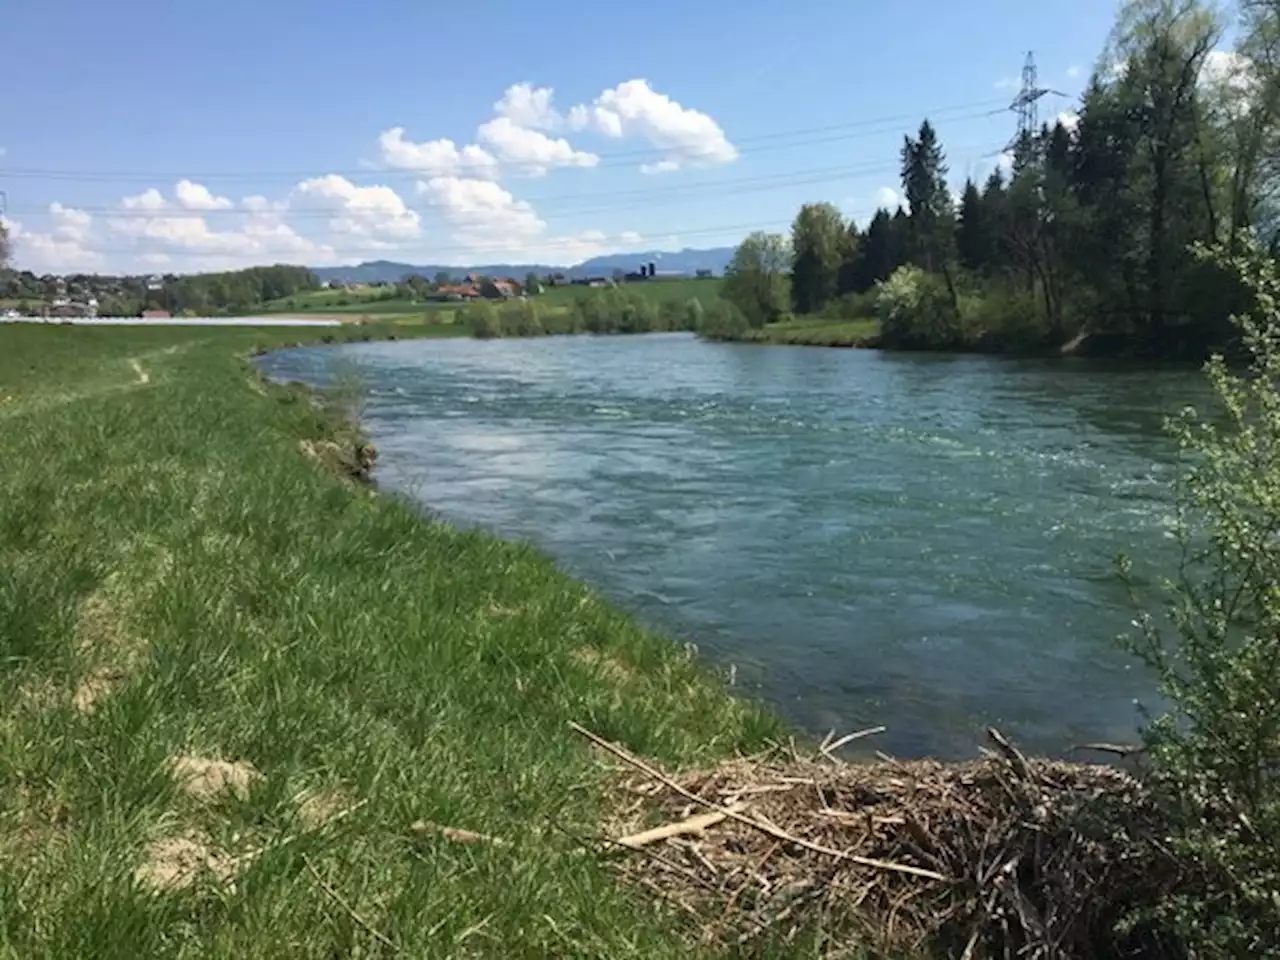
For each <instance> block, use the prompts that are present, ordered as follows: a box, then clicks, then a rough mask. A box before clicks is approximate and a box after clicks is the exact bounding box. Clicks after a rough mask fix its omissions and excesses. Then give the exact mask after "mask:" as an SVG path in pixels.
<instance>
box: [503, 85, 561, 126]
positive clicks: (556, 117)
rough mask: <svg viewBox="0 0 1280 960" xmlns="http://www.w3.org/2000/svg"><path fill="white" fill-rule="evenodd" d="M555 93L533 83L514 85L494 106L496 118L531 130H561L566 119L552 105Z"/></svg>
mask: <svg viewBox="0 0 1280 960" xmlns="http://www.w3.org/2000/svg"><path fill="white" fill-rule="evenodd" d="M554 95H555V93H554V91H553V90H552V89H551V88H550V87H535V86H534V85H533V84H531V83H513V84H512V85H511V86H509V87H507V89H506V91H505V92H504V93H503V94H502V99H501V100H499V101H498V102H497V103H495V104H494V105H493V112H494V115H495V116H498V117H504V118H506V119H507V120H510V121H511V122H512V123H514V124H516V125H517V126H521V127H526V128H528V129H530V130H559V129H560V128H561V127H562V126H564V117H562V116H560V114H559V113H558V112H557V111H556V109H555V107H553V106H552V105H551V101H552V99H553V98H554Z"/></svg>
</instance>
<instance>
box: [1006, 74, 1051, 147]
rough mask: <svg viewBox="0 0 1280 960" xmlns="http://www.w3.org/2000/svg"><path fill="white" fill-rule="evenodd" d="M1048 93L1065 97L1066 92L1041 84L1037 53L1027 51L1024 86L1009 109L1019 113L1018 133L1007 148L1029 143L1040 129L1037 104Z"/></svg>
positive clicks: (1023, 78)
mask: <svg viewBox="0 0 1280 960" xmlns="http://www.w3.org/2000/svg"><path fill="white" fill-rule="evenodd" d="M1048 94H1053V95H1054V96H1055V97H1065V96H1066V94H1065V93H1062V92H1061V91H1060V90H1050V89H1049V88H1048V87H1042V86H1040V79H1039V76H1038V75H1037V73H1036V55H1035V52H1034V51H1031V50H1028V51H1027V58H1026V60H1024V61H1023V62H1022V87H1021V89H1019V90H1018V95H1017V96H1016V97H1014V98H1013V103H1011V104H1009V109H1010V110H1012V111H1013V112H1014V113H1016V114H1017V115H1018V133H1017V135H1016V136H1015V137H1014V138H1013V139H1012V140H1011V141H1009V146H1007V147H1006V148H1005V149H1006V150H1012V149H1014V148H1015V147H1017V146H1018V144H1021V143H1029V142H1031V140H1032V139H1033V138H1034V137H1035V135H1036V134H1037V133H1038V132H1039V130H1040V115H1039V110H1038V107H1037V105H1038V104H1039V103H1040V99H1041V98H1042V97H1044V96H1047V95H1048Z"/></svg>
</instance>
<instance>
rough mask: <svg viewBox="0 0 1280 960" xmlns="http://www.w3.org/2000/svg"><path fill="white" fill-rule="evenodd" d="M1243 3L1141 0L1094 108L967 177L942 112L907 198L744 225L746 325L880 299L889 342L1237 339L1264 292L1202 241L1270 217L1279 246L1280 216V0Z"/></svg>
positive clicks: (741, 268)
mask: <svg viewBox="0 0 1280 960" xmlns="http://www.w3.org/2000/svg"><path fill="white" fill-rule="evenodd" d="M1233 16H1234V21H1230V22H1229V21H1228V20H1227V19H1226V18H1225V17H1224V15H1223V14H1221V13H1220V12H1219V11H1218V9H1217V8H1216V7H1212V6H1210V5H1209V4H1207V3H1204V2H1201V0H1129V2H1126V3H1125V4H1123V6H1122V7H1121V10H1120V12H1119V14H1118V17H1117V20H1116V23H1115V25H1114V27H1113V30H1112V32H1111V35H1110V37H1109V38H1108V41H1107V44H1106V47H1105V49H1104V50H1103V52H1102V54H1101V56H1100V57H1099V60H1098V66H1097V67H1096V69H1095V70H1094V72H1093V76H1092V78H1091V80H1090V83H1089V85H1088V88H1087V89H1086V91H1085V93H1084V95H1083V97H1082V99H1081V103H1080V105H1079V109H1078V111H1075V112H1073V113H1071V114H1067V115H1064V116H1063V117H1061V118H1059V119H1058V120H1056V121H1055V122H1054V123H1052V124H1046V125H1044V126H1042V127H1041V128H1040V129H1039V130H1037V131H1034V132H1031V133H1028V134H1026V135H1024V136H1022V137H1020V138H1019V139H1018V140H1017V141H1016V142H1015V143H1013V144H1012V146H1011V149H1010V151H1009V152H1008V155H1007V156H1006V158H1005V159H1006V163H1005V164H1004V165H1001V166H997V167H996V168H995V169H994V170H993V171H992V172H991V174H990V176H988V177H986V178H985V180H983V181H982V182H980V183H978V182H974V181H972V180H970V181H967V182H965V183H964V184H963V186H962V187H961V188H960V189H959V190H958V191H956V194H953V192H952V184H951V181H950V179H949V176H948V174H949V171H948V167H947V161H946V154H945V150H944V148H943V145H942V143H941V141H940V139H939V137H938V133H937V130H936V129H935V128H934V126H933V125H932V124H931V123H930V122H929V121H928V120H927V119H926V120H925V121H924V122H923V123H921V125H920V127H919V129H918V130H917V132H916V133H915V135H914V136H907V137H904V140H903V145H902V148H901V184H902V194H903V197H904V201H905V202H904V203H903V205H902V206H900V207H899V208H897V209H895V210H889V209H879V210H877V211H876V213H875V215H874V216H873V217H872V218H871V219H870V221H869V222H868V223H867V224H866V225H865V226H859V225H857V224H855V223H851V222H849V221H848V220H846V218H845V217H844V216H843V215H842V214H841V212H840V211H839V209H838V208H836V207H835V206H834V205H832V204H830V203H810V204H806V205H804V206H803V207H802V208H801V209H800V211H799V213H798V214H797V216H796V218H795V221H794V222H793V224H792V227H791V232H790V235H789V236H784V235H782V234H768V233H756V234H752V235H751V236H749V237H747V238H746V240H745V241H744V242H743V244H742V245H741V246H740V247H739V249H738V251H737V254H736V256H735V258H734V261H733V263H732V265H731V266H730V268H729V271H728V272H727V277H726V282H725V296H726V297H728V298H729V299H730V301H731V302H732V303H733V304H734V305H735V306H736V307H737V309H738V311H739V312H740V313H741V320H740V324H741V325H742V326H744V327H760V326H763V325H765V324H768V323H771V322H776V321H778V320H781V319H785V318H786V317H787V316H788V315H790V314H826V315H829V316H833V317H854V316H875V317H876V318H877V319H878V320H879V321H880V330H881V336H882V339H883V341H884V343H885V345H887V346H903V347H925V348H948V349H955V348H978V349H984V348H987V349H1016V348H1030V349H1035V348H1056V347H1060V346H1062V345H1064V344H1067V343H1069V342H1072V341H1077V342H1078V341H1079V340H1081V339H1082V338H1084V337H1088V338H1089V339H1090V340H1092V341H1093V342H1095V343H1105V342H1109V341H1110V342H1115V343H1124V344H1126V345H1128V346H1129V347H1134V348H1139V349H1143V350H1147V351H1150V352H1154V353H1161V354H1169V353H1182V352H1198V351H1202V350H1204V349H1206V348H1209V347H1212V346H1216V345H1219V344H1221V343H1222V342H1223V341H1224V339H1226V338H1227V337H1229V336H1230V334H1231V331H1232V330H1233V327H1232V326H1231V325H1230V324H1229V322H1228V316H1229V314H1230V313H1231V312H1232V311H1234V310H1239V309H1244V308H1247V307H1248V306H1249V305H1250V300H1249V294H1248V293H1247V291H1246V290H1245V289H1244V288H1243V286H1242V285H1241V284H1240V282H1239V281H1238V279H1237V278H1236V277H1235V276H1233V275H1232V274H1231V273H1230V272H1229V271H1225V270H1223V269H1222V268H1221V267H1220V266H1218V265H1217V264H1216V263H1214V262H1211V261H1207V260H1205V259H1203V258H1198V257H1196V255H1195V250H1196V248H1197V246H1201V245H1212V244H1216V243H1223V244H1225V246H1226V249H1227V250H1228V252H1232V251H1234V250H1236V249H1237V248H1238V245H1239V243H1240V238H1241V237H1243V236H1245V235H1247V234H1249V233H1257V234H1259V235H1260V236H1261V238H1262V240H1263V243H1264V246H1265V247H1266V248H1267V249H1269V250H1270V251H1272V252H1273V253H1275V252H1276V249H1277V243H1276V237H1277V234H1278V230H1277V227H1278V226H1280V217H1278V216H1277V213H1278V211H1280V208H1278V207H1277V205H1276V198H1277V196H1280V190H1278V189H1277V188H1278V187H1280V149H1278V147H1280V142H1278V135H1280V123H1278V118H1280V0H1242V2H1241V3H1240V4H1239V5H1238V7H1237V8H1236V9H1235V11H1234V14H1233ZM1228 32H1230V33H1231V35H1232V36H1233V37H1234V38H1235V41H1234V44H1233V45H1232V46H1230V47H1224V46H1223V40H1224V37H1225V36H1226V34H1227V33H1228ZM957 194H958V195H957Z"/></svg>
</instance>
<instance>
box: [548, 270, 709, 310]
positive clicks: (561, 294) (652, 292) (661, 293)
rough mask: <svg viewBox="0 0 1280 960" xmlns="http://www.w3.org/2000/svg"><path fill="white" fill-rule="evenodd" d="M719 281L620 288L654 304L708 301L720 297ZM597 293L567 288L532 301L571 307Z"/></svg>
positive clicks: (649, 282)
mask: <svg viewBox="0 0 1280 960" xmlns="http://www.w3.org/2000/svg"><path fill="white" fill-rule="evenodd" d="M720 284H721V280H720V279H719V278H718V277H711V278H708V279H706V280H697V279H688V280H646V281H643V282H639V283H627V284H621V285H620V288H621V289H623V290H625V291H627V292H628V293H638V294H639V295H640V296H643V297H646V298H648V299H650V300H652V301H654V302H655V303H661V302H663V301H666V300H680V301H685V300H691V299H693V298H694V297H698V298H700V299H702V300H711V299H714V298H716V297H718V296H720ZM596 292H597V290H595V289H593V288H591V287H583V286H566V287H549V288H547V289H546V290H544V291H543V292H542V293H541V294H539V295H538V296H537V297H535V298H534V300H535V301H536V302H537V303H539V304H544V305H549V304H571V303H576V302H577V301H578V300H581V299H582V298H584V297H589V296H591V295H592V294H593V293H596Z"/></svg>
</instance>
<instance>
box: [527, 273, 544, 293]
mask: <svg viewBox="0 0 1280 960" xmlns="http://www.w3.org/2000/svg"><path fill="white" fill-rule="evenodd" d="M524 292H525V293H527V294H529V296H531V297H532V296H535V295H536V294H539V293H541V292H542V281H540V280H539V279H538V275H537V274H536V273H534V272H533V271H532V270H530V271H529V273H528V274H527V275H526V276H525V278H524Z"/></svg>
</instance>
